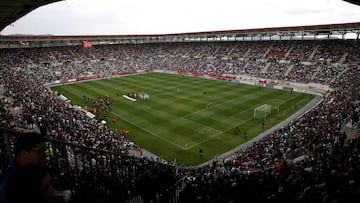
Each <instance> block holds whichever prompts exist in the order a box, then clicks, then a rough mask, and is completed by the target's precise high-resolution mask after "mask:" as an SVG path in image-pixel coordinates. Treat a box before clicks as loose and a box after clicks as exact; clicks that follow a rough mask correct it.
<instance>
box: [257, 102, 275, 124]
mask: <svg viewBox="0 0 360 203" xmlns="http://www.w3.org/2000/svg"><path fill="white" fill-rule="evenodd" d="M271 108H272V106H271V105H269V104H263V105H261V106H259V107H256V108H254V118H264V120H266V116H267V115H268V114H270V113H271Z"/></svg>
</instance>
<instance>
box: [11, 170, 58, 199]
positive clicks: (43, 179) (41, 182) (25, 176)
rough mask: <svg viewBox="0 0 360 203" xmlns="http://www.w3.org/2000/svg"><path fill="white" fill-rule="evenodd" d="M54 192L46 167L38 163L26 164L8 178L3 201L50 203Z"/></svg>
mask: <svg viewBox="0 0 360 203" xmlns="http://www.w3.org/2000/svg"><path fill="white" fill-rule="evenodd" d="M54 194H55V190H54V188H53V187H52V185H51V177H50V175H49V173H48V171H47V169H46V168H45V167H44V166H42V165H39V164H28V165H26V166H24V167H21V168H19V169H18V170H17V171H16V172H14V174H13V176H12V177H11V178H10V180H9V182H8V189H7V195H6V198H5V203H19V202H37V203H50V202H54Z"/></svg>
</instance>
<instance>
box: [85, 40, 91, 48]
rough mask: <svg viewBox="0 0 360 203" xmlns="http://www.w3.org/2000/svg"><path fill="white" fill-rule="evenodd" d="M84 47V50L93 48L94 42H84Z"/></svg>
mask: <svg viewBox="0 0 360 203" xmlns="http://www.w3.org/2000/svg"><path fill="white" fill-rule="evenodd" d="M83 47H84V48H91V47H92V42H89V41H83Z"/></svg>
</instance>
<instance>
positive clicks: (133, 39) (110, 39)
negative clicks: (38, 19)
mask: <svg viewBox="0 0 360 203" xmlns="http://www.w3.org/2000/svg"><path fill="white" fill-rule="evenodd" d="M58 1H62V0H16V1H15V0H0V31H1V30H3V29H4V28H5V27H6V26H8V25H10V24H11V23H13V22H15V21H16V20H18V19H19V18H21V17H22V16H24V15H26V14H27V13H29V12H31V11H32V10H34V9H36V8H38V7H41V6H43V5H46V4H50V3H54V2H58ZM343 1H346V2H349V3H352V4H356V5H360V0H343ZM347 33H355V34H356V35H357V39H358V38H359V35H360V22H353V23H343V24H327V25H311V26H308V25H307V26H291V27H273V28H256V29H242V30H224V31H208V32H193V33H177V34H162V35H160V34H159V35H80V36H56V35H8V36H6V35H2V36H1V35H0V48H4V47H18V45H16V43H18V44H19V43H20V45H19V46H20V47H31V46H60V45H78V44H81V43H82V42H83V41H84V40H87V41H91V42H93V44H117V43H144V42H145V43H146V42H179V41H180V42H183V41H217V40H249V39H250V40H253V39H254V40H267V39H270V40H271V39H274V38H275V39H276V38H280V39H299V37H301V38H300V39H304V38H307V37H310V38H311V37H314V36H315V37H316V36H319V35H322V36H327V38H331V37H332V36H334V35H338V36H344V35H346V34H347Z"/></svg>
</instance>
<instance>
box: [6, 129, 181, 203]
mask: <svg viewBox="0 0 360 203" xmlns="http://www.w3.org/2000/svg"><path fill="white" fill-rule="evenodd" d="M0 133H1V136H0V159H1V163H0V173H1V172H3V171H4V170H6V168H7V167H8V166H9V165H10V163H11V161H12V160H13V157H14V153H13V150H14V142H15V139H16V137H17V136H23V135H22V134H21V133H18V132H15V131H12V130H9V129H4V128H0ZM46 152H47V162H46V164H47V166H48V167H49V169H50V172H51V175H52V180H53V185H54V187H55V188H56V189H58V190H71V191H72V193H73V194H72V197H71V199H70V201H73V202H79V201H80V202H96V203H101V202H107V203H108V202H128V203H131V202H154V203H155V202H174V203H175V202H178V199H179V197H178V194H179V192H178V188H177V187H178V186H177V184H176V176H175V167H174V166H171V165H167V164H164V163H161V162H156V161H152V160H148V159H144V158H136V157H132V156H127V155H123V154H118V153H112V152H107V151H102V150H98V149H92V148H89V147H85V146H79V145H76V144H72V143H68V142H65V141H60V140H54V139H50V138H47V151H46Z"/></svg>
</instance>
